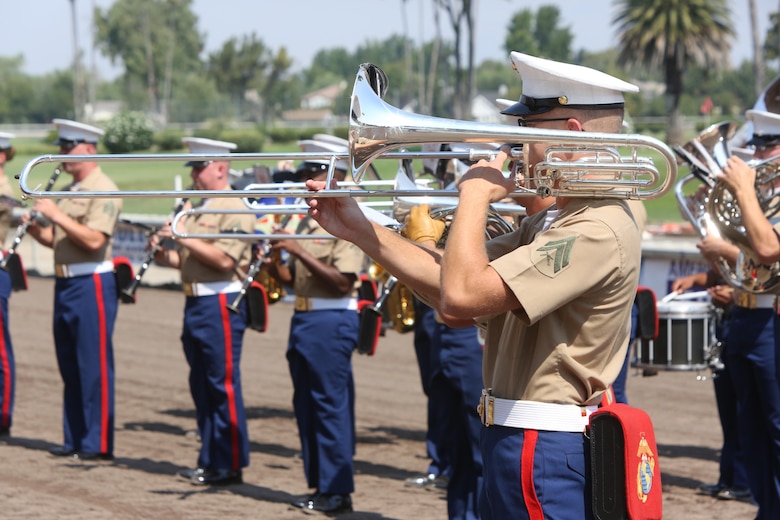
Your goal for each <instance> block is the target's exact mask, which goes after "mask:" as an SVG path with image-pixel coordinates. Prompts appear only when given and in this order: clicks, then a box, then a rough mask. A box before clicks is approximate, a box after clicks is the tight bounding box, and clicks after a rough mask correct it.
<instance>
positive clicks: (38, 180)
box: [6, 139, 687, 223]
mask: <svg viewBox="0 0 780 520" xmlns="http://www.w3.org/2000/svg"><path fill="white" fill-rule="evenodd" d="M14 145H15V146H16V148H17V155H16V157H15V158H14V160H13V161H12V162H9V163H8V164H7V165H6V174H7V175H17V174H18V173H20V172H21V170H22V169H23V168H24V166H25V165H26V164H27V163H28V162H29V161H30V160H32V159H33V158H35V157H38V156H41V155H53V154H55V153H57V149H56V147H54V146H51V145H48V144H46V143H42V142H41V141H39V140H35V139H16V140H14ZM296 151H297V147H296V146H295V143H289V144H286V145H278V144H277V145H269V146H267V147H266V148H265V149H264V150H263V152H270V153H283V152H285V153H287V152H290V153H294V152H296ZM185 152H186V151H185V150H179V151H176V152H172V153H185ZM651 155H652V154H651ZM254 164H264V165H265V166H268V167H271V168H273V167H274V166H275V165H276V161H265V162H260V161H256V162H252V161H234V162H233V163H232V167H233V168H234V169H237V170H241V169H244V168H249V167H251V166H253V165H254ZM374 164H375V167H376V168H377V170H378V171H379V173H380V175H381V176H382V178H384V179H392V178H393V177H394V176H395V174H396V168H397V166H396V162H395V161H392V160H378V161H376V162H375V163H374ZM657 164H658V163H657ZM54 167H55V164H54V163H43V164H41V165H38V166H36V167H35V168H34V169H33V170H32V173H31V174H30V176H29V180H28V184H29V185H30V186H37V185H41V186H43V185H45V184H46V181H47V180H48V179H49V177H50V176H51V174H52V172H53V171H54ZM102 167H103V170H104V171H105V172H106V173H107V174H108V175H109V176H110V177H111V178H112V179H113V180H114V182H116V184H117V186H118V187H119V189H120V190H131V191H141V190H149V191H155V190H158V191H159V190H172V189H174V186H175V179H176V177H177V176H179V177H181V184H182V186H188V185H189V184H190V178H189V172H190V170H189V168H185V167H184V166H183V164H182V163H180V162H174V161H153V162H147V161H143V162H141V161H137V162H132V161H128V162H115V163H107V164H104V165H102ZM419 169H420V170H421V167H420V168H419ZM685 174H687V171H686V170H685V169H684V168H683V169H681V171H680V175H679V176H678V177H681V176H682V175H685ZM68 182H70V178H69V176H68V175H62V176H61V177H60V180H59V181H58V182H57V184H56V185H55V187H54V189H55V190H58V189H61V188H62V186H64V185H65V184H66V183H68ZM16 189H17V193H19V189H18V186H17V187H16ZM173 206H174V201H173V200H171V199H168V198H155V197H148V198H128V199H125V201H124V203H123V211H124V212H125V213H133V214H139V213H140V214H152V215H167V214H169V213H170V212H171V209H172V208H173ZM645 206H646V207H647V213H648V219H649V221H650V222H651V223H663V222H682V221H683V220H684V219H683V217H682V216H681V215H680V212H679V210H678V209H677V202H676V200H675V198H674V194H673V193H668V194H666V195H665V196H663V197H661V198H659V199H657V200H651V201H647V202H645Z"/></svg>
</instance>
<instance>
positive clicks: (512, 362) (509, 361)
mask: <svg viewBox="0 0 780 520" xmlns="http://www.w3.org/2000/svg"><path fill="white" fill-rule="evenodd" d="M539 219H541V217H539V218H538V219H537V221H536V224H535V225H536V229H538V226H539V225H540V220H539ZM534 230H535V229H534V225H533V221H529V225H528V226H527V227H526V228H525V230H524V228H522V226H521V228H520V230H518V231H517V232H515V233H512V234H510V235H506V236H504V237H500V238H498V239H496V240H494V241H491V242H490V243H489V247H488V251H489V255H493V256H491V258H493V260H492V261H491V264H490V265H491V266H492V267H493V268H494V269H495V270H496V271H497V272H498V274H499V275H500V276H501V278H502V279H503V280H504V282H505V283H506V284H507V285H508V286H509V288H510V289H511V290H512V292H513V293H514V294H515V295H516V297H517V298H518V300H519V301H520V303H521V305H522V309H520V310H518V311H515V312H510V313H505V314H501V315H498V316H495V317H492V318H490V319H489V320H488V325H487V334H486V343H485V354H484V358H483V359H484V362H483V377H484V381H485V385H486V386H487V387H490V388H492V389H493V395H495V396H497V397H501V398H505V399H515V400H520V399H522V400H531V401H541V402H552V403H564V404H584V403H587V404H595V402H596V401H597V400H598V397H599V396H600V394H601V392H602V391H603V390H605V389H606V388H607V387H608V386H609V385H610V384H611V383H612V382H613V381H614V379H615V377H616V376H617V374H618V372H619V370H620V368H621V366H622V365H623V361H624V360H625V353H626V348H627V345H628V339H629V330H630V317H631V306H632V304H633V301H634V296H635V294H636V288H637V283H638V281H639V265H640V259H641V243H640V235H639V231H638V230H637V227H636V224H635V222H634V219H633V218H632V215H631V213H630V211H629V209H628V207H627V205H626V203H625V202H623V201H585V200H579V199H572V200H570V201H569V203H568V205H567V206H566V207H565V208H564V209H562V210H561V211H560V214H559V215H558V217H557V218H556V220H555V221H554V222H553V223H552V224H551V226H550V228H549V229H548V230H547V231H544V232H542V233H538V234H536V236H535V238H531V237H532V236H533V232H534ZM523 233H526V236H525V238H526V239H528V238H531V241H530V243H528V244H527V245H524V246H521V247H517V245H518V241H519V240H520V239H521V238H523V237H522V234H523ZM512 237H514V239H515V240H514V243H513V240H512ZM499 246H500V247H499Z"/></svg>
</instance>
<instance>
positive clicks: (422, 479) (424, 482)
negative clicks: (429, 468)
mask: <svg viewBox="0 0 780 520" xmlns="http://www.w3.org/2000/svg"><path fill="white" fill-rule="evenodd" d="M435 480H436V475H435V474H433V473H428V474H427V475H418V476H416V477H409V478H408V479H406V480H404V486H408V487H416V488H424V487H427V486H429V485H433V483H434V481H435Z"/></svg>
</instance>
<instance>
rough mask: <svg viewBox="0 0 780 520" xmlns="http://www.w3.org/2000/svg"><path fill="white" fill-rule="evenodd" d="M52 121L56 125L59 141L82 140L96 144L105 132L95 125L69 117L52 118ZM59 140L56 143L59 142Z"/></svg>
mask: <svg viewBox="0 0 780 520" xmlns="http://www.w3.org/2000/svg"><path fill="white" fill-rule="evenodd" d="M52 123H54V126H56V127H57V137H58V138H59V141H76V142H78V141H83V142H85V143H93V144H96V143H97V142H98V139H100V138H101V137H103V134H104V133H105V132H103V130H101V129H100V128H98V127H96V126H91V125H85V124H84V123H79V122H77V121H71V120H69V119H53V120H52ZM59 141H58V143H56V144H59Z"/></svg>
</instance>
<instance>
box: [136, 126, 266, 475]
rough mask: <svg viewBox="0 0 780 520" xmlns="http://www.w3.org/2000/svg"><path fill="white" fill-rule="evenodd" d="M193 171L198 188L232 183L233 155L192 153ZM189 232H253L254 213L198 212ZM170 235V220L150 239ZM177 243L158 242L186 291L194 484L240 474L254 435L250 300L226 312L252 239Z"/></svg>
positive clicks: (211, 204) (235, 204)
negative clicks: (249, 412) (249, 408)
mask: <svg viewBox="0 0 780 520" xmlns="http://www.w3.org/2000/svg"><path fill="white" fill-rule="evenodd" d="M182 141H183V142H184V143H185V144H186V145H187V146H188V147H189V150H190V153H196V154H226V153H229V152H230V150H233V149H235V148H236V145H235V144H234V143H229V142H226V141H216V140H212V139H204V138H197V137H185V138H183V139H182ZM186 166H189V167H191V176H192V180H193V182H194V185H195V188H196V189H199V190H230V189H231V188H230V184H229V170H230V163H229V162H228V161H225V160H222V161H190V162H188V163H186ZM196 208H202V209H204V210H206V211H209V210H215V211H219V210H223V209H246V206H245V205H244V203H243V202H242V200H241V199H240V198H236V197H214V198H206V199H202V200H201V202H200V204H199V205H197V206H196ZM183 220H184V221H183V224H181V225H182V226H183V229H181V230H180V231H183V232H184V233H186V234H193V235H194V234H205V233H209V234H213V233H242V232H243V233H252V232H253V225H254V217H253V216H252V215H249V214H247V215H236V214H225V213H199V214H193V215H190V216H189V217H187V218H186V219H183ZM171 237H172V230H171V228H170V225H166V226H164V227H163V228H162V229H161V230H160V231H159V232H158V233H157V234H156V235H155V236H154V237H153V238H152V240H151V244H150V245H151V247H155V245H156V244H157V243H158V241H160V240H165V239H168V238H171ZM175 243H176V247H175V248H174V249H166V248H161V249H160V250H159V251H158V253H157V254H156V255H155V258H154V260H155V262H158V263H159V264H160V265H167V266H170V267H176V268H178V269H180V270H181V282H182V286H183V288H184V293H185V295H186V301H185V304H184V324H183V327H182V333H181V341H182V345H183V347H184V355H185V357H186V358H187V363H188V364H189V366H190V375H189V385H190V393H191V394H192V400H193V402H194V404H195V413H196V417H197V425H198V433H199V434H200V438H201V447H200V452H199V454H198V460H197V465H196V467H195V468H192V469H185V470H182V471H180V472H179V475H180V476H181V477H183V478H187V479H189V480H190V482H191V483H192V484H194V485H227V484H237V483H240V482H242V471H241V470H242V468H244V467H246V466H248V465H249V437H248V434H247V424H246V410H245V408H244V397H243V393H242V391H241V369H240V363H241V347H242V343H243V338H244V330H245V329H246V325H247V319H248V317H247V309H246V301H242V302H241V307H240V313H233V312H229V311H228V308H227V305H228V304H230V303H231V302H232V301H233V300H234V299H235V297H236V295H237V294H238V293H239V291H240V290H241V282H242V278H243V276H242V275H241V274H240V272H239V271H238V268H239V267H240V266H245V265H247V264H249V262H250V249H251V248H250V246H249V242H247V241H244V240H237V239H234V238H220V239H205V238H204V239H200V238H181V239H176V242H175Z"/></svg>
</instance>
